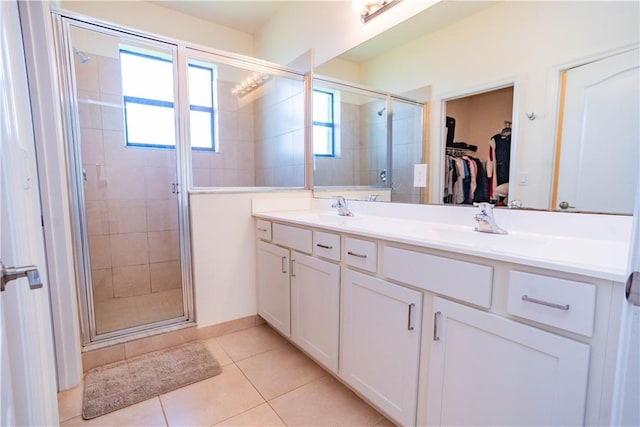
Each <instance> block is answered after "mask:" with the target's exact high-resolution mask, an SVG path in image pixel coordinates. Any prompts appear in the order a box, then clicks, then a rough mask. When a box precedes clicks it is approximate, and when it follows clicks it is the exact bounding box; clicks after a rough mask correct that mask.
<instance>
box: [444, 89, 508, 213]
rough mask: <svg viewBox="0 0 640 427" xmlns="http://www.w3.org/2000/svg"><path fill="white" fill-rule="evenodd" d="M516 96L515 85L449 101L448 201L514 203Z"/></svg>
mask: <svg viewBox="0 0 640 427" xmlns="http://www.w3.org/2000/svg"><path fill="white" fill-rule="evenodd" d="M513 99H514V87H513V86H512V85H511V86H507V87H501V88H498V89H492V90H487V91H484V92H480V93H474V94H471V95H465V96H461V97H456V98H452V99H448V100H446V101H445V103H444V117H445V123H444V141H443V145H444V147H445V148H444V186H443V197H442V203H445V204H456V205H460V204H466V205H469V204H473V203H477V202H491V203H493V204H496V205H502V204H506V203H507V202H508V198H509V176H510V173H511V153H512V144H511V130H512V122H513V119H512V117H513Z"/></svg>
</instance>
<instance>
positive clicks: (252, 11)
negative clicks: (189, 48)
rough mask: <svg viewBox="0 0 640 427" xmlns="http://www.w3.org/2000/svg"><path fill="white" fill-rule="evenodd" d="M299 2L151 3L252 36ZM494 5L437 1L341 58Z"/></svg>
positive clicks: (356, 57) (360, 56)
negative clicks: (276, 16)
mask: <svg viewBox="0 0 640 427" xmlns="http://www.w3.org/2000/svg"><path fill="white" fill-rule="evenodd" d="M300 1H313V0H293V1H279V0H262V1H255V0H197V1H190V0H184V1H183V0H152V1H150V3H154V4H156V5H158V6H162V7H166V8H168V9H172V10H175V11H178V12H181V13H184V14H187V15H191V16H194V17H197V18H200V19H204V20H207V21H210V22H213V23H215V24H218V25H222V26H225V27H228V28H232V29H235V30H238V31H241V32H244V33H248V34H255V33H256V32H257V31H258V30H259V29H260V28H261V27H262V26H264V24H265V23H266V22H268V21H269V19H270V18H271V17H272V16H274V15H275V14H276V13H278V11H279V10H281V9H282V8H285V7H287V6H290V5H291V4H293V3H298V2H300ZM325 1H327V0H325ZM495 3H497V1H495V0H492V1H485V0H474V1H452V0H443V1H440V2H438V3H436V4H435V5H433V6H431V7H430V8H428V9H426V10H425V11H423V12H421V13H419V14H417V15H415V16H414V17H412V18H410V19H408V20H406V21H404V22H402V23H401V24H399V25H396V26H395V27H393V28H390V29H388V30H387V31H385V32H384V33H382V34H380V35H378V36H376V37H374V38H372V39H370V40H368V41H367V42H365V43H363V44H361V45H359V46H357V47H355V48H353V49H351V50H350V51H348V52H346V53H344V54H342V55H341V56H340V57H341V58H342V59H346V60H349V61H353V62H364V61H366V60H368V59H371V58H373V57H375V56H377V55H380V54H381V53H383V52H385V51H387V50H389V49H391V48H393V47H396V46H399V45H402V44H404V43H407V42H409V41H411V40H414V39H416V38H417V37H419V36H422V35H425V34H427V33H429V32H432V31H436V30H438V29H440V28H442V27H444V26H446V25H449V24H451V23H453V22H455V21H457V20H460V19H462V18H464V17H466V16H469V15H472V14H474V13H476V12H478V11H480V10H482V9H484V8H487V7H489V6H491V5H493V4H495Z"/></svg>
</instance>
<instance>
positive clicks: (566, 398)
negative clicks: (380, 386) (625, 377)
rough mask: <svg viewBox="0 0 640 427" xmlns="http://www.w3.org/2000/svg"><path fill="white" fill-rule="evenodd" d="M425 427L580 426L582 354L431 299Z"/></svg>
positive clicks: (585, 361) (585, 364)
mask: <svg viewBox="0 0 640 427" xmlns="http://www.w3.org/2000/svg"><path fill="white" fill-rule="evenodd" d="M433 312H434V313H435V314H434V322H435V328H434V337H433V339H434V341H433V342H432V345H431V358H430V363H429V375H428V394H427V424H429V425H456V426H463V425H513V426H515V425H545V426H551V425H573V426H577V425H583V421H584V412H585V397H586V390H587V376H588V368H589V346H588V345H586V344H583V343H579V342H576V341H573V340H570V339H568V338H564V337H561V336H558V335H555V334H551V333H548V332H545V331H542V330H539V329H536V328H533V327H530V326H526V325H523V324H520V323H517V322H515V321H512V320H509V319H506V318H502V317H498V316H496V315H493V314H490V313H486V312H483V311H480V310H477V309H473V308H470V307H466V306H464V305H460V304H456V303H453V302H450V301H446V300H443V299H441V298H434V303H433Z"/></svg>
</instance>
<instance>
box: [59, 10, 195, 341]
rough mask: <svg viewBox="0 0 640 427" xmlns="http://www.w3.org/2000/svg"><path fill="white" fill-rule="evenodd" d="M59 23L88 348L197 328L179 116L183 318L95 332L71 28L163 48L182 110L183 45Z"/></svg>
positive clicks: (66, 18) (76, 21)
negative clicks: (170, 60)
mask: <svg viewBox="0 0 640 427" xmlns="http://www.w3.org/2000/svg"><path fill="white" fill-rule="evenodd" d="M52 17H53V20H54V33H55V44H56V50H57V52H56V53H57V61H58V70H59V84H60V87H61V91H62V99H61V108H62V111H63V120H64V123H63V131H64V139H65V141H67V143H66V144H65V147H64V149H65V154H66V160H67V179H68V184H69V203H70V211H71V217H72V218H71V219H72V234H73V242H74V254H75V259H76V262H75V275H76V282H77V289H78V294H79V299H80V303H79V305H80V307H79V308H80V318H81V333H82V342H83V345H85V346H88V345H92V344H98V343H104V342H112V341H113V340H114V339H119V338H124V337H127V338H129V339H132V338H137V337H143V336H147V335H150V334H153V333H155V332H156V331H157V330H159V329H161V330H171V329H179V328H182V327H185V326H189V325H192V324H193V323H195V316H194V299H193V281H192V272H191V238H190V230H189V222H188V219H189V198H188V192H187V189H188V188H189V182H190V180H189V177H190V174H189V170H190V169H189V168H190V162H189V160H190V159H189V152H188V143H187V139H185V138H186V135H187V133H186V130H185V128H186V123H185V117H184V116H185V115H184V114H182V113H181V112H180V109H179V108H178V114H176V115H175V120H176V164H175V167H176V171H177V177H178V183H177V184H178V188H179V191H178V194H177V205H178V206H177V209H178V227H179V241H180V265H181V277H182V297H183V315H182V316H179V317H175V318H172V319H168V320H162V321H157V322H151V323H147V324H143V325H139V326H133V327H129V328H125V329H119V330H116V331H112V332H108V333H104V334H98V333H97V330H96V322H95V311H94V301H93V291H92V282H91V266H90V257H89V238H88V228H87V215H86V206H85V195H84V184H83V183H84V177H83V168H82V158H81V152H80V142H81V141H80V123H79V118H78V103H77V93H76V91H75V86H74V81H75V69H74V67H73V62H72V61H73V48H72V46H71V34H70V27H71V26H75V27H78V28H84V29H86V30H91V31H96V32H99V33H103V34H106V35H111V36H115V37H122V36H125V37H130V38H132V39H138V40H140V41H142V42H144V43H145V44H149V45H155V46H158V47H162V48H164V49H166V50H168V51H171V52H172V57H173V58H174V60H175V61H174V64H173V68H174V75H175V76H177V79H176V80H175V81H174V93H175V95H176V100H175V105H182V102H181V100H182V99H183V98H186V97H187V93H186V92H185V90H186V83H184V84H182V83H180V82H186V77H187V70H186V64H183V62H182V61H183V60H184V55H183V54H182V55H181V54H180V52H179V51H180V47H179V44H178V43H174V42H171V41H169V40H162V39H160V38H156V37H151V36H149V35H146V34H142V33H140V32H137V31H132V30H128V29H124V28H120V27H118V26H115V25H110V24H105V23H101V22H97V21H95V20H92V19H88V18H86V17H78V16H73V15H72V14H66V13H63V12H61V11H56V10H53V11H52Z"/></svg>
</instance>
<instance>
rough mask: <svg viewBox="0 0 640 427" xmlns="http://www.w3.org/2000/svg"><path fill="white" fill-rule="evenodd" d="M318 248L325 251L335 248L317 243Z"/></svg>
mask: <svg viewBox="0 0 640 427" xmlns="http://www.w3.org/2000/svg"><path fill="white" fill-rule="evenodd" d="M316 246H317V247H319V248H323V249H333V246H327V245H323V244H322V243H316Z"/></svg>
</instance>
